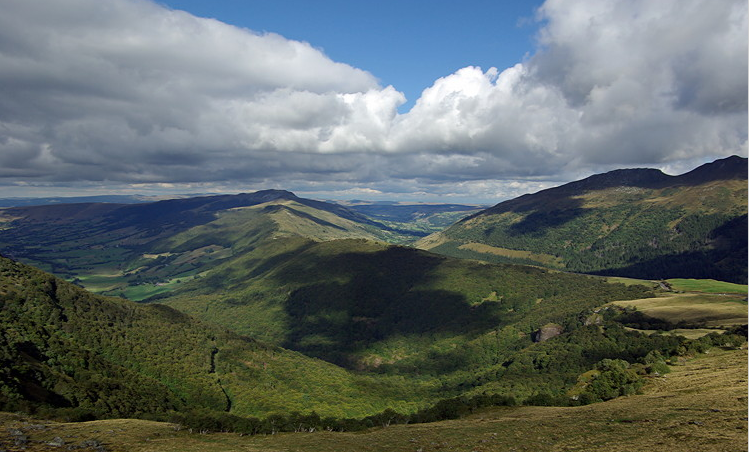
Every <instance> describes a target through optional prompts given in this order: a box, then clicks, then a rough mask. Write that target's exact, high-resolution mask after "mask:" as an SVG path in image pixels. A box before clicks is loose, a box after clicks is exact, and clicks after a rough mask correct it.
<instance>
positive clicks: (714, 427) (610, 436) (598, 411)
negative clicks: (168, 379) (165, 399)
mask: <svg viewBox="0 0 749 452" xmlns="http://www.w3.org/2000/svg"><path fill="white" fill-rule="evenodd" d="M22 443H24V444H22ZM49 443H52V444H54V445H51V444H49ZM22 447H24V448H23V449H22ZM69 447H70V448H73V449H79V450H99V451H104V450H106V451H110V452H117V451H132V452H146V451H149V452H150V451H153V452H161V451H175V452H176V451H184V452H191V451H195V452H198V451H200V452H212V451H215V452H219V451H247V452H256V451H268V452H281V451H284V452H297V451H298V452H301V451H304V452H315V451H320V452H322V451H326V452H327V451H330V452H333V451H335V452H347V451H351V452H375V451H383V452H401V451H402V452H433V451H476V452H479V451H480V452H489V451H598V450H606V451H612V452H617V451H621V452H624V451H640V450H642V451H653V450H679V451H741V450H747V351H746V349H742V350H731V351H724V350H719V349H712V350H711V351H710V353H707V354H704V355H701V356H699V357H697V358H695V359H692V360H689V361H687V362H686V363H685V364H684V365H681V366H673V367H672V372H671V373H669V374H667V375H666V376H663V377H655V378H653V379H651V380H650V381H649V383H648V384H647V385H646V387H645V388H644V391H643V394H641V395H636V396H630V397H621V398H619V399H615V400H612V401H609V402H604V403H597V404H593V405H588V406H583V407H573V408H562V407H517V408H492V409H485V410H482V411H479V412H477V413H475V414H473V415H472V416H470V417H468V418H464V419H461V420H456V421H445V422H438V423H433V424H420V425H395V426H390V427H387V428H379V429H372V430H369V431H366V432H362V433H333V432H315V433H284V434H278V435H267V436H255V437H250V436H239V435H237V434H199V433H197V432H193V433H190V432H188V431H186V430H183V429H179V428H178V426H175V425H173V424H165V423H157V422H148V421H140V420H107V421H94V422H83V423H75V424H61V423H54V422H48V421H39V420H31V419H26V418H24V417H22V416H19V415H14V414H7V413H1V414H0V449H2V450H7V451H17V450H26V451H59V450H68V448H69Z"/></svg>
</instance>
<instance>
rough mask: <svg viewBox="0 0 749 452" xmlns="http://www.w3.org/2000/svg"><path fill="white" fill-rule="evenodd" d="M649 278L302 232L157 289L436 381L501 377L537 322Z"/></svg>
mask: <svg viewBox="0 0 749 452" xmlns="http://www.w3.org/2000/svg"><path fill="white" fill-rule="evenodd" d="M284 243H285V244H286V245H287V246H290V244H291V242H284ZM651 290H652V289H651V288H650V287H645V286H640V285H629V286H626V285H623V284H612V283H609V282H607V281H605V280H604V279H603V278H595V277H589V276H583V275H574V274H568V273H559V272H552V271H548V270H544V269H539V268H533V267H525V266H516V265H487V264H482V263H478V262H471V261H464V260H461V259H452V258H446V257H442V256H438V255H434V254H431V253H426V252H424V251H420V250H415V249H412V248H405V247H398V246H388V245H384V244H377V243H373V242H367V241H363V240H337V241H330V242H321V243H314V242H310V241H301V240H300V241H298V242H297V243H296V246H293V247H291V246H290V247H289V248H284V249H279V248H278V247H276V246H274V244H271V243H268V244H265V245H262V246H258V247H257V248H256V250H253V251H252V252H249V253H247V254H246V255H243V256H238V257H236V258H234V259H232V260H230V261H227V262H226V263H224V264H222V265H221V266H218V267H216V268H215V269H214V270H212V271H211V272H210V273H208V274H206V275H205V276H204V277H202V278H201V279H199V280H195V281H193V282H190V283H188V284H186V285H184V286H183V288H181V289H180V290H177V291H175V292H174V293H172V294H170V295H169V296H166V297H164V298H160V299H158V300H155V301H158V302H161V303H165V304H167V305H169V306H172V307H174V308H176V309H179V310H181V311H183V312H186V313H189V314H191V315H195V316H197V317H199V318H201V319H204V320H208V321H211V322H214V323H218V324H220V325H223V326H225V327H227V328H230V329H232V330H234V331H237V332H240V333H242V334H250V335H252V336H255V337H258V338H262V339H263V340H265V341H268V342H271V343H275V344H279V345H283V346H284V347H287V348H290V349H293V350H298V351H300V352H303V353H305V354H307V355H309V356H315V357H318V358H322V359H325V360H328V361H331V362H334V363H336V364H339V365H342V366H346V367H349V368H352V369H358V370H362V371H370V372H377V373H385V374H401V375H409V376H417V375H432V376H446V375H452V377H449V378H446V379H444V382H445V383H443V384H448V382H451V383H449V384H454V385H456V386H460V385H462V384H464V383H465V381H466V378H469V379H471V380H473V379H475V378H476V375H477V374H478V373H480V370H479V369H488V368H493V367H496V366H500V368H498V369H495V370H494V371H492V375H493V376H492V377H491V379H495V378H499V377H498V375H502V374H503V372H504V370H502V371H500V372H498V370H499V369H501V363H504V362H506V361H507V360H509V359H511V357H512V356H513V355H514V354H516V353H518V352H519V351H521V350H523V349H525V347H528V346H530V345H532V344H533V342H532V333H533V332H534V331H536V330H537V329H539V328H541V327H542V326H543V325H545V324H548V323H550V322H556V323H559V324H562V325H566V327H565V328H567V329H565V331H568V330H569V329H571V328H573V327H576V325H578V323H579V317H580V316H584V315H586V314H584V313H585V312H588V311H589V310H591V309H594V308H596V307H598V306H600V305H602V304H604V303H606V301H607V300H621V299H632V298H643V297H648V296H652V293H651ZM590 356H591V357H592V356H595V355H594V354H591V355H590ZM586 359H587V358H586ZM585 362H586V364H585V365H590V364H592V363H590V362H588V361H585ZM581 365H582V364H581ZM560 384H561V383H560ZM472 385H473V383H472Z"/></svg>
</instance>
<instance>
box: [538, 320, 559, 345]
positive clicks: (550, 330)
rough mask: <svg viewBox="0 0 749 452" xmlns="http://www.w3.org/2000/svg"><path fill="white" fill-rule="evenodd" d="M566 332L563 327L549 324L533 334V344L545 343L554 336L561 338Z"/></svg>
mask: <svg viewBox="0 0 749 452" xmlns="http://www.w3.org/2000/svg"><path fill="white" fill-rule="evenodd" d="M563 331H564V328H562V325H557V324H556V323H547V324H546V325H544V326H542V327H541V328H539V329H538V330H536V331H534V332H533V335H532V338H533V342H543V341H546V340H549V339H551V338H552V337H554V336H559V335H560V334H562V332H563Z"/></svg>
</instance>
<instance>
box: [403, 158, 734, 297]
mask: <svg viewBox="0 0 749 452" xmlns="http://www.w3.org/2000/svg"><path fill="white" fill-rule="evenodd" d="M417 246H418V247H420V248H423V249H428V250H431V251H434V252H437V253H441V254H445V255H450V256H458V257H466V258H474V259H482V260H488V261H494V262H518V263H527V264H535V265H544V266H548V267H552V268H560V269H566V270H570V271H575V272H586V273H594V274H602V275H621V276H629V277H637V278H647V279H665V278H677V277H678V278H712V279H717V280H725V281H731V282H737V283H743V284H745V283H746V281H747V159H746V158H741V157H737V156H732V157H728V158H725V159H721V160H717V161H715V162H712V163H708V164H705V165H703V166H700V167H699V168H696V169H694V170H692V171H690V172H688V173H686V174H682V175H680V176H669V175H666V174H664V173H662V172H661V171H659V170H655V169H623V170H615V171H611V172H608V173H605V174H597V175H594V176H591V177H588V178H586V179H583V180H580V181H576V182H571V183H568V184H565V185H562V186H559V187H555V188H551V189H547V190H543V191H540V192H538V193H534V194H528V195H523V196H521V197H519V198H516V199H512V200H509V201H505V202H502V203H500V204H497V205H495V206H494V207H491V208H489V209H486V210H484V211H482V212H479V213H477V214H475V215H472V216H470V217H468V218H465V219H463V220H461V221H459V222H458V223H456V224H455V225H453V226H452V227H450V228H447V229H446V230H444V231H442V232H439V233H436V234H434V235H431V236H429V237H426V238H424V239H422V240H421V241H420V242H418V244H417Z"/></svg>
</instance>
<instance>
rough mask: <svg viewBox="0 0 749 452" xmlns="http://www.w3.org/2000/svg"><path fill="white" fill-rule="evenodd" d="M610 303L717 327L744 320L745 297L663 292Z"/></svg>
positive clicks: (687, 322) (662, 318) (689, 322)
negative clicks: (658, 295)
mask: <svg viewBox="0 0 749 452" xmlns="http://www.w3.org/2000/svg"><path fill="white" fill-rule="evenodd" d="M611 304H614V305H617V306H621V307H624V308H626V307H632V308H635V309H637V310H638V311H641V312H642V313H643V314H645V315H647V316H649V317H654V318H657V319H661V320H666V321H668V322H670V323H673V324H678V323H684V324H689V325H691V326H704V327H709V328H720V327H730V326H736V325H745V324H746V323H747V302H746V297H744V296H739V295H722V294H704V293H682V294H665V295H663V296H660V297H655V298H643V299H640V300H626V301H614V302H612V303H611Z"/></svg>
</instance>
